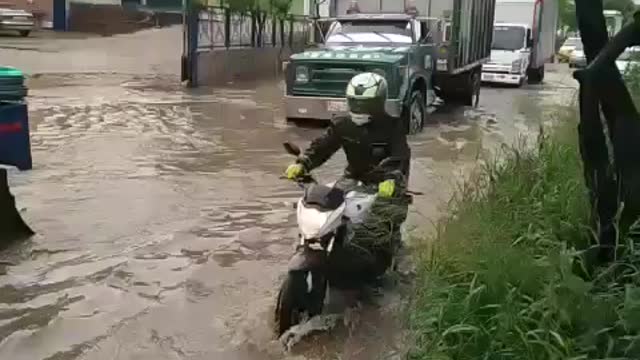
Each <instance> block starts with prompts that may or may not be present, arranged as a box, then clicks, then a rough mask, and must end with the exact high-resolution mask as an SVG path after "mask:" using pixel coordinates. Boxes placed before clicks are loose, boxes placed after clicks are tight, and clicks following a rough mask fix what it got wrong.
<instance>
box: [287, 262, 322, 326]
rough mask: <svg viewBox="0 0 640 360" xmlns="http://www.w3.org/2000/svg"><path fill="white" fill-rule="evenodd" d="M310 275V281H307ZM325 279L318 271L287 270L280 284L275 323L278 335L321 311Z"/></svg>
mask: <svg viewBox="0 0 640 360" xmlns="http://www.w3.org/2000/svg"><path fill="white" fill-rule="evenodd" d="M309 275H311V281H309ZM326 291H327V280H326V278H325V276H323V274H321V273H320V272H315V271H314V272H308V271H299V272H298V271H296V272H289V274H288V275H287V278H286V279H285V280H284V282H283V283H282V285H281V286H280V291H279V292H278V300H277V303H276V311H275V323H276V331H277V333H278V336H282V334H284V333H285V332H286V331H287V330H289V329H290V328H291V327H293V326H295V325H298V324H300V322H302V321H303V320H304V319H305V315H306V316H307V318H311V317H313V316H316V315H319V314H321V313H322V309H323V307H324V299H325V294H326Z"/></svg>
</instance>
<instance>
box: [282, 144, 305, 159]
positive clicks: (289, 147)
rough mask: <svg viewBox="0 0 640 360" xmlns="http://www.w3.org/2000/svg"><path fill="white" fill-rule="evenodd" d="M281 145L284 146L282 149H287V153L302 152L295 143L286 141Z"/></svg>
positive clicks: (294, 154)
mask: <svg viewBox="0 0 640 360" xmlns="http://www.w3.org/2000/svg"><path fill="white" fill-rule="evenodd" d="M282 145H283V146H284V149H285V150H286V151H287V153H289V154H290V155H293V156H300V154H301V153H302V151H301V150H300V148H299V147H298V146H297V145H295V144H292V143H290V142H286V143H284V144H282Z"/></svg>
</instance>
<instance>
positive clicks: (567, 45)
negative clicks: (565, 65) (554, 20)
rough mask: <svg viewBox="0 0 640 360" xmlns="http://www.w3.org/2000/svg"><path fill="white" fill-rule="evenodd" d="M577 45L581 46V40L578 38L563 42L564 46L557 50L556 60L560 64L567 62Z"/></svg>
mask: <svg viewBox="0 0 640 360" xmlns="http://www.w3.org/2000/svg"><path fill="white" fill-rule="evenodd" d="M578 45H580V46H582V39H581V38H579V37H570V38H568V39H567V40H565V42H564V44H562V46H561V47H560V50H558V59H559V60H560V62H569V58H570V57H571V53H572V52H573V51H574V50H575V49H576V47H577V46H578Z"/></svg>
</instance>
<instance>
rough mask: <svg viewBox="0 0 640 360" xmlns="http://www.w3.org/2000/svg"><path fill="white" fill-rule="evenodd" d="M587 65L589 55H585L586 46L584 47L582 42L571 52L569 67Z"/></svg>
mask: <svg viewBox="0 0 640 360" xmlns="http://www.w3.org/2000/svg"><path fill="white" fill-rule="evenodd" d="M586 66H587V57H586V56H585V55H584V47H582V43H579V44H578V45H576V47H575V48H574V50H573V51H572V52H571V55H569V67H570V68H583V67H586Z"/></svg>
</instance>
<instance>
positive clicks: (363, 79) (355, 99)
mask: <svg viewBox="0 0 640 360" xmlns="http://www.w3.org/2000/svg"><path fill="white" fill-rule="evenodd" d="M386 102H387V80H385V78H384V77H382V76H381V75H378V74H376V73H371V72H366V73H362V74H358V75H356V76H354V77H353V78H352V79H351V81H350V82H349V85H347V104H348V105H349V112H350V113H351V117H352V119H353V120H354V122H356V123H358V122H362V123H365V122H368V121H370V119H371V117H372V116H377V115H382V114H384V113H385V108H384V106H385V103H386Z"/></svg>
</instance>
